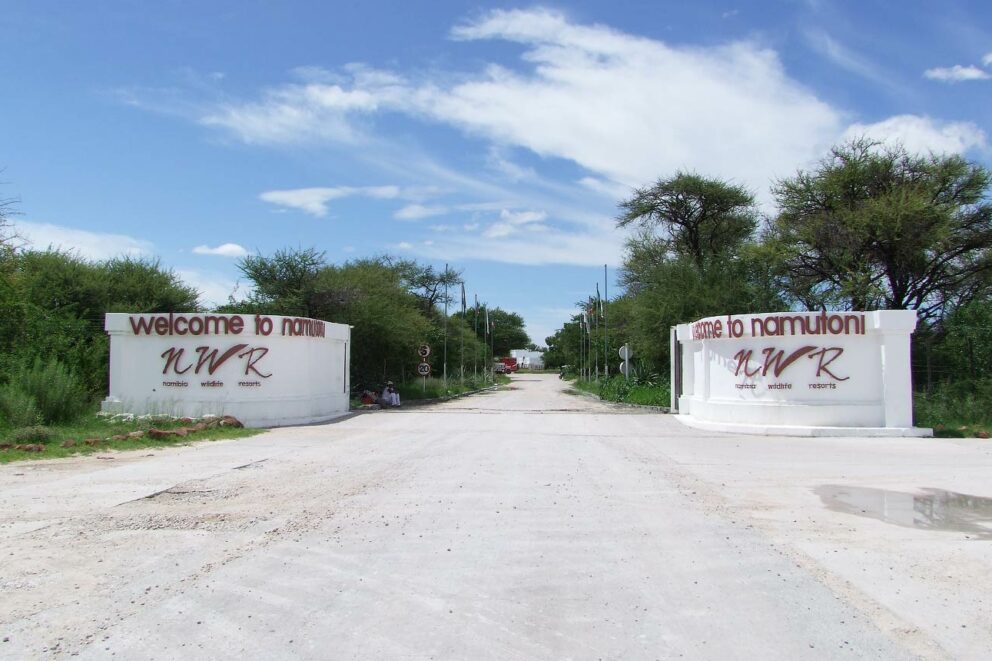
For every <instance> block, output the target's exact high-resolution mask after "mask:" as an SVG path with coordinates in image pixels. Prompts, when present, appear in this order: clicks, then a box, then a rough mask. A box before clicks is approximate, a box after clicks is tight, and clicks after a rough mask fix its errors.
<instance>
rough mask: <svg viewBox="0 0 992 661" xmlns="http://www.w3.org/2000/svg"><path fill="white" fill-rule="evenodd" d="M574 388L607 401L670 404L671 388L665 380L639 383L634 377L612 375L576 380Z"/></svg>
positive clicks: (652, 404)
mask: <svg viewBox="0 0 992 661" xmlns="http://www.w3.org/2000/svg"><path fill="white" fill-rule="evenodd" d="M573 385H574V386H575V388H576V389H578V390H582V391H584V392H588V393H591V394H593V395H597V396H598V397H599V398H600V399H603V400H606V401H608V402H619V403H623V404H637V405H640V406H666V407H667V406H670V405H671V390H670V389H669V386H668V383H667V382H662V383H650V382H647V383H643V382H641V383H639V382H637V381H636V380H634V379H630V380H627V379H625V378H624V377H622V376H614V377H612V378H609V379H600V380H599V381H586V380H582V379H579V380H576V381H574V382H573Z"/></svg>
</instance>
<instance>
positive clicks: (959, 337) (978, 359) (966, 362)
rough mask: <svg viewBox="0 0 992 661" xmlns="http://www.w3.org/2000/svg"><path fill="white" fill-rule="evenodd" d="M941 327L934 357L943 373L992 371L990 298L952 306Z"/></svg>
mask: <svg viewBox="0 0 992 661" xmlns="http://www.w3.org/2000/svg"><path fill="white" fill-rule="evenodd" d="M941 330H942V332H943V336H942V337H941V338H940V341H939V343H938V348H937V351H936V354H937V356H936V358H937V360H938V361H939V365H940V371H941V375H942V376H944V377H945V378H946V377H957V378H959V379H960V378H967V379H978V378H980V377H981V376H983V375H988V374H992V300H982V301H977V300H976V301H970V302H968V303H966V304H964V305H962V306H960V307H958V308H955V309H954V310H953V311H952V312H951V313H950V314H949V315H948V316H947V318H946V319H945V320H944V323H943V325H942V329H941Z"/></svg>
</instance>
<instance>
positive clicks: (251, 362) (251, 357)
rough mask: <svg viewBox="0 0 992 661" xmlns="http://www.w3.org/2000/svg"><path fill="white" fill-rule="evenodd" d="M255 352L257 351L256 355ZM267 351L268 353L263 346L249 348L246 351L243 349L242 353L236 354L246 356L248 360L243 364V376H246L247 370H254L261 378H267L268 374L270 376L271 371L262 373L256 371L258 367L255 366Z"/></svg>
mask: <svg viewBox="0 0 992 661" xmlns="http://www.w3.org/2000/svg"><path fill="white" fill-rule="evenodd" d="M259 352H260V353H259ZM256 353H258V356H256V355H255V354H256ZM267 353H269V350H268V349H266V348H265V347H255V348H254V349H249V350H248V351H243V352H242V353H239V354H238V358H244V357H245V356H247V357H248V362H247V363H246V364H245V376H248V372H249V371H252V372H254V373H255V374H257V375H259V376H260V377H262V378H263V379H267V378H269V377H270V376H272V374H271V373H269V374H262V373H261V372H259V371H258V369H256V368H255V364H256V363H257V362H258V361H260V360H262V358H264V357H265V354H267Z"/></svg>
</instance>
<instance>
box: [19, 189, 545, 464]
mask: <svg viewBox="0 0 992 661" xmlns="http://www.w3.org/2000/svg"><path fill="white" fill-rule="evenodd" d="M15 213H16V204H15V201H14V200H11V199H0V461H10V460H12V459H20V458H44V457H57V456H66V455H71V454H77V453H87V452H94V451H97V450H106V449H128V448H131V449H135V448H143V447H151V446H157V445H169V444H174V443H177V442H186V440H185V437H172V436H168V435H166V436H163V437H161V438H158V439H155V438H150V437H148V436H146V435H142V437H141V438H135V437H137V436H138V432H147V431H149V430H150V429H151V428H153V427H154V426H155V425H158V426H159V427H158V428H159V429H179V428H181V427H182V424H181V423H178V422H175V421H169V420H164V419H156V420H151V421H149V420H148V419H144V420H130V421H124V420H120V419H118V420H116V421H115V422H113V423H108V422H107V421H106V420H105V419H103V418H100V417H98V416H97V415H96V413H97V409H98V403H99V401H100V400H101V399H102V398H103V397H104V396H105V395H106V393H107V386H108V382H107V380H108V357H109V343H108V339H107V336H106V333H105V332H104V329H103V326H104V314H105V313H106V312H128V313H168V312H196V311H204V307H203V306H202V305H201V303H200V300H199V292H197V290H196V289H195V288H194V287H191V286H189V285H187V284H186V283H184V282H183V281H182V279H181V278H180V277H179V276H178V274H176V273H175V272H174V271H172V270H170V269H167V268H164V267H163V266H162V265H161V264H160V263H159V262H158V261H157V260H154V259H147V258H138V257H128V256H123V257H118V258H114V259H108V260H102V261H93V260H87V259H84V258H82V257H80V256H79V255H77V254H75V253H72V252H65V251H59V250H52V249H48V250H35V249H30V248H28V247H26V246H25V245H24V243H23V241H21V240H20V238H19V237H18V236H17V232H16V225H15V224H14V223H13V222H12V218H13V216H14V215H15ZM239 267H240V269H241V272H242V274H243V275H244V277H245V280H246V282H247V284H248V285H249V287H248V288H247V293H246V294H245V295H243V296H241V297H240V298H236V297H235V296H234V294H233V293H232V295H231V297H230V299H229V301H228V302H227V303H226V304H225V305H223V306H222V307H220V308H219V309H218V311H220V312H232V313H235V312H236V313H259V314H274V315H292V316H306V317H313V318H318V319H323V320H326V321H330V322H334V323H343V324H350V325H351V326H352V327H353V330H352V363H351V383H352V389H353V392H354V393H358V392H361V390H363V389H365V388H370V389H377V390H378V389H381V388H382V386H383V385H384V384H385V382H386V381H387V380H392V381H395V382H396V384H397V385H398V386H399V389H400V393H401V396H402V397H403V398H404V399H409V400H414V399H419V398H424V397H430V398H436V397H442V396H446V395H452V394H456V393H459V392H465V391H468V390H474V389H478V388H479V387H483V386H484V384H486V383H487V382H486V380H485V377H484V376H483V375H485V374H486V372H487V370H491V367H490V366H491V363H492V355H493V352H495V355H497V356H499V355H505V354H508V353H509V351H510V349H512V348H523V347H528V346H533V345H531V344H530V338H528V337H527V334H526V333H525V332H524V321H523V319H522V318H521V317H520V315H518V314H516V313H513V312H509V311H505V310H502V309H500V308H498V307H490V306H486V305H485V304H481V305H479V306H478V307H477V306H476V305H474V300H473V305H472V306H470V307H469V306H466V309H465V310H464V312H463V311H462V306H461V296H460V295H461V287H462V285H463V282H462V278H461V273H460V272H458V271H456V270H454V269H450V268H445V269H444V270H437V269H435V268H434V267H433V266H430V265H423V264H418V263H417V262H414V261H412V260H400V259H394V258H392V257H388V256H381V257H373V258H367V259H358V260H353V261H349V262H344V263H341V264H332V263H329V262H327V261H326V258H325V256H324V254H323V253H321V252H319V251H318V250H316V249H313V248H307V249H294V250H282V251H276V252H275V253H273V254H272V255H267V256H265V255H253V256H249V257H246V258H244V259H242V260H241V262H240V264H239ZM456 298H457V301H456ZM487 307H488V310H487V309H486V308H487ZM449 308H450V310H449ZM449 312H450V314H449ZM486 319H488V320H489V322H490V327H489V329H488V332H487V328H486ZM445 334H446V335H447V359H448V382H447V387H445V386H444V384H443V383H442V382H441V381H440V380H438V379H430V380H429V381H428V390H427V392H426V393H425V392H424V391H423V387H422V385H423V384H422V382H421V380H420V379H419V378H418V377H417V376H416V368H417V364H418V363H419V362H420V357H419V356H418V354H417V348H418V347H419V346H420V345H422V344H429V345H430V346H431V347H432V349H433V352H432V355H431V356H430V359H429V362H430V363H431V365H432V368H433V371H434V374H435V375H436V374H438V373H440V372H441V371H442V369H443V367H442V359H443V355H444V337H445ZM462 365H464V369H465V379H464V383H463V381H462V379H461V375H460V373H459V372H460V369H461V366H462ZM476 375H478V376H476ZM488 383H489V384H491V383H492V377H491V375H490V378H489V381H488ZM252 433H254V432H251V431H246V430H241V429H237V428H234V427H230V426H227V427H211V428H210V429H206V430H198V431H196V433H195V434H193V435H190V436H189V438H190V439H193V438H195V439H196V440H200V439H204V440H206V439H212V438H221V437H224V438H230V437H240V436H245V435H250V434H252ZM122 434H123V435H126V434H132V438H129V439H127V440H121V439H114V440H109V441H108V440H106V439H109V438H111V437H114V436H120V435H122ZM177 439H181V440H177ZM86 440H90V441H92V443H90V444H86V443H85V441H86ZM63 445H64V446H65V447H63ZM17 446H21V448H22V449H17ZM27 446H31V447H30V449H23V448H25V447H27Z"/></svg>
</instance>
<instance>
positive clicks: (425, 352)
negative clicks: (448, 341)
mask: <svg viewBox="0 0 992 661" xmlns="http://www.w3.org/2000/svg"><path fill="white" fill-rule="evenodd" d="M417 353H418V354H419V355H420V357H421V358H426V357H427V356H429V355H431V347H430V345H428V344H421V345H420V348H419V349H417Z"/></svg>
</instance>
